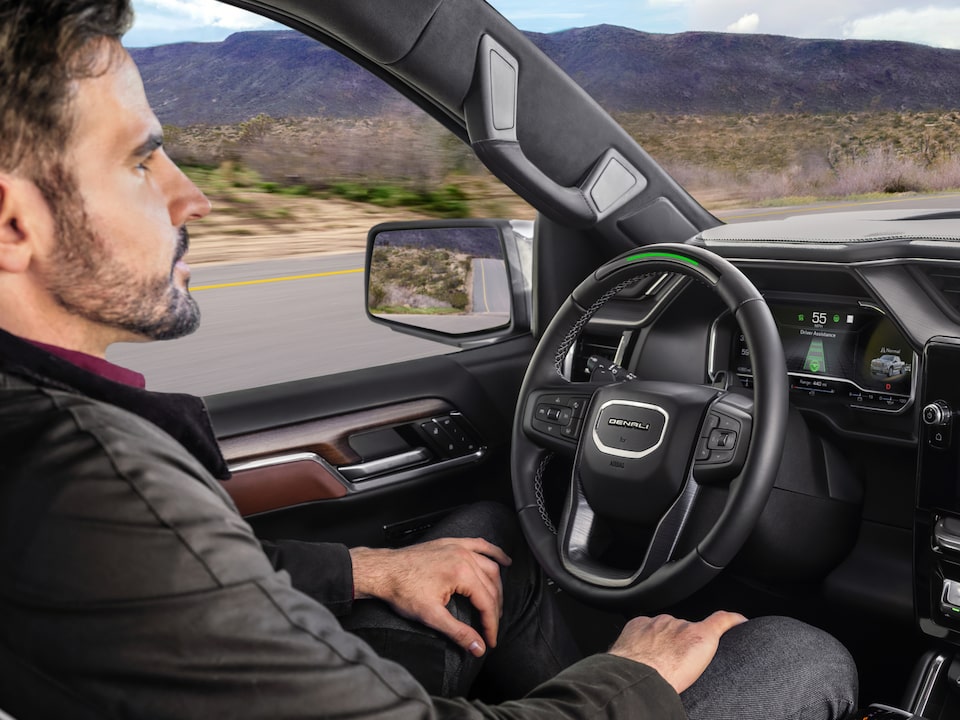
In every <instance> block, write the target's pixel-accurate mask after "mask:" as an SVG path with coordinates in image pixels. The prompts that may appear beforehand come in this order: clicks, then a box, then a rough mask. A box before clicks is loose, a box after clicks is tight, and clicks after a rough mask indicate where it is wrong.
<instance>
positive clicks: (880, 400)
mask: <svg viewBox="0 0 960 720" xmlns="http://www.w3.org/2000/svg"><path fill="white" fill-rule="evenodd" d="M768 305H769V306H770V310H771V312H772V313H773V317H774V319H775V320H776V323H777V328H778V330H779V332H780V339H781V341H782V343H783V353H784V356H785V358H786V361H787V371H788V372H789V373H790V378H791V389H792V390H794V391H796V392H803V393H806V394H809V395H818V394H822V395H829V396H833V397H842V398H844V399H846V400H849V401H850V404H852V405H857V404H860V405H865V406H867V407H870V408H873V409H883V408H884V407H888V408H889V409H897V408H898V407H901V406H903V405H904V404H905V403H906V400H905V398H909V396H910V394H911V388H912V373H913V350H912V348H910V346H909V345H907V342H906V340H905V339H904V337H903V336H902V335H901V333H900V332H899V331H898V330H897V328H896V327H895V326H894V324H893V323H892V322H891V321H890V320H889V319H888V318H887V317H886V316H885V315H883V314H882V313H881V312H879V311H878V310H875V309H873V308H870V307H864V306H861V305H858V304H857V305H854V304H850V305H846V304H827V303H817V302H810V303H796V302H782V301H776V300H774V301H770V300H768ZM735 345H736V347H735V350H734V352H735V353H736V357H735V358H734V364H735V367H736V369H737V374H738V375H739V376H741V378H745V379H749V378H750V377H752V374H753V370H752V367H751V364H750V351H749V349H748V348H747V346H746V342H745V341H744V339H743V336H742V335H740V336H739V338H738V341H737V342H736V343H735Z"/></svg>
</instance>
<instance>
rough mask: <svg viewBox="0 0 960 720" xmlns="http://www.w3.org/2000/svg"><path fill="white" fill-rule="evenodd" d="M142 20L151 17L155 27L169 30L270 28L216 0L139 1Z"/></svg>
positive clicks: (241, 11)
mask: <svg viewBox="0 0 960 720" xmlns="http://www.w3.org/2000/svg"><path fill="white" fill-rule="evenodd" d="M134 7H135V8H136V10H137V14H138V16H139V17H140V18H141V19H146V18H149V19H150V21H151V24H153V25H154V27H157V26H158V25H159V26H160V27H162V26H163V25H166V26H167V28H169V29H175V28H181V27H185V26H195V25H202V26H207V27H218V28H224V29H226V30H254V29H257V28H262V27H264V26H267V25H271V24H272V23H270V21H269V20H267V19H266V18H264V17H261V16H260V15H256V14H254V13H251V12H247V11H246V10H241V9H239V8H235V7H232V6H230V5H224V4H223V3H219V2H215V0H137V1H136V2H135V3H134Z"/></svg>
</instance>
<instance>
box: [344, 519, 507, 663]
mask: <svg viewBox="0 0 960 720" xmlns="http://www.w3.org/2000/svg"><path fill="white" fill-rule="evenodd" d="M350 557H351V559H352V560H353V587H354V596H355V597H356V598H357V599H361V598H371V597H372V598H378V599H380V600H383V601H385V602H387V603H389V604H390V606H391V607H392V608H393V609H394V610H395V611H396V612H397V613H399V614H400V615H402V616H403V617H406V618H410V619H412V620H417V621H419V622H422V623H423V624H424V625H427V626H428V627H431V628H433V629H434V630H438V631H439V632H442V633H443V634H445V635H447V636H448V637H450V638H451V639H452V640H453V641H454V642H455V643H457V644H458V645H459V646H460V647H462V648H464V649H465V650H467V651H468V652H470V653H471V654H473V655H475V656H476V657H480V656H481V655H483V654H484V653H485V652H486V649H487V647H488V646H489V647H496V645H497V628H498V627H499V624H500V616H501V615H502V613H503V586H502V584H501V582H500V566H501V565H509V564H510V562H511V561H510V558H509V557H507V555H506V553H504V552H503V550H501V549H500V548H498V547H497V546H496V545H492V544H491V543H488V542H487V541H486V540H483V539H481V538H442V539H440V540H431V541H430V542H425V543H420V544H419V545H411V546H410V547H406V548H401V549H399V550H382V549H381V550H378V549H372V548H362V547H361V548H353V549H352V550H350ZM453 595H463V596H465V597H467V598H469V599H470V602H471V603H473V605H474V607H476V608H477V610H479V611H480V619H481V622H482V624H483V634H484V637H485V638H486V644H484V638H483V637H480V635H479V634H478V633H477V631H476V630H474V629H473V628H472V627H471V626H470V625H468V624H466V623H463V622H460V621H459V620H457V619H456V618H455V617H453V615H451V614H450V611H449V610H447V608H446V605H447V603H448V602H450V598H451V597H453Z"/></svg>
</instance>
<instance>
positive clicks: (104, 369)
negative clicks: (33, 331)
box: [27, 340, 147, 390]
mask: <svg viewBox="0 0 960 720" xmlns="http://www.w3.org/2000/svg"><path fill="white" fill-rule="evenodd" d="M27 342H29V343H30V344H31V345H36V346H37V347H38V348H40V349H41V350H46V351H47V352H48V353H50V354H51V355H56V356H57V357H59V358H61V359H63V360H66V361H67V362H68V363H72V364H73V365H76V366H77V367H79V368H81V369H83V370H86V371H87V372H90V373H93V374H94V375H99V376H100V377H102V378H106V379H107V380H112V381H113V382H116V383H122V384H124V385H129V386H130V387H135V388H140V389H141V390H143V389H144V388H145V387H146V386H147V380H146V378H144V377H143V375H141V374H140V373H138V372H134V371H133V370H127V368H123V367H120V366H119V365H114V364H113V363H111V362H107V361H106V360H104V359H103V358H98V357H96V356H94V355H87V354H86V353H82V352H77V351H76V350H67V349H66V348H62V347H57V346H56V345H47V344H46V343H42V342H37V341H36V340H27Z"/></svg>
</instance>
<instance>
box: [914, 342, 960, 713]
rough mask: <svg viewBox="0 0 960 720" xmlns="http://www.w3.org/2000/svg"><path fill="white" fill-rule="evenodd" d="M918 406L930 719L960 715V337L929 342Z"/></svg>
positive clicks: (918, 577)
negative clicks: (931, 646)
mask: <svg viewBox="0 0 960 720" xmlns="http://www.w3.org/2000/svg"><path fill="white" fill-rule="evenodd" d="M918 403H919V406H920V419H921V423H920V431H919V437H918V477H917V504H916V515H915V519H914V538H913V546H914V607H915V608H916V614H917V621H918V623H919V626H920V629H921V630H922V631H923V632H924V633H925V634H927V635H928V636H930V637H931V638H935V639H936V640H937V641H938V642H936V643H935V644H936V645H937V646H938V647H939V648H940V649H939V650H936V651H932V652H931V653H930V654H929V657H928V658H927V659H926V665H927V666H926V668H925V670H924V673H923V676H922V677H920V678H917V682H916V683H915V687H916V689H917V694H918V697H917V702H918V703H923V705H924V706H925V708H926V706H929V707H930V709H929V710H927V714H926V715H925V717H934V718H936V717H956V716H957V715H955V714H954V713H955V712H957V709H956V707H955V706H956V704H957V697H958V696H960V694H958V693H956V692H955V689H957V688H960V684H958V680H960V660H958V659H956V658H955V655H956V653H955V651H954V649H953V648H954V647H958V648H960V339H958V338H943V337H937V338H933V339H932V340H931V341H930V342H929V343H927V346H926V347H925V348H924V353H923V378H922V380H921V382H920V392H919V396H918ZM924 688H925V689H924ZM946 706H950V708H947V707H946ZM934 711H935V712H934ZM944 712H946V713H947V714H943V713H944Z"/></svg>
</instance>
